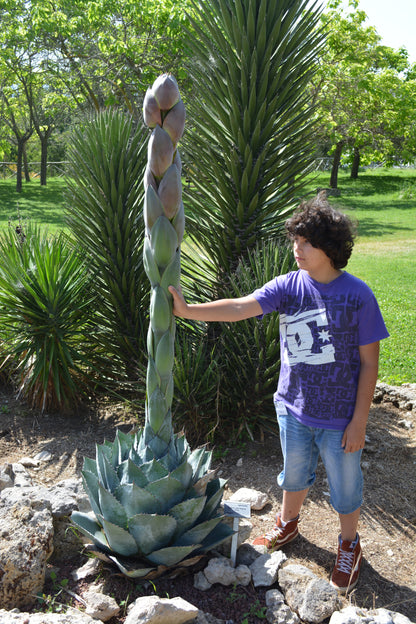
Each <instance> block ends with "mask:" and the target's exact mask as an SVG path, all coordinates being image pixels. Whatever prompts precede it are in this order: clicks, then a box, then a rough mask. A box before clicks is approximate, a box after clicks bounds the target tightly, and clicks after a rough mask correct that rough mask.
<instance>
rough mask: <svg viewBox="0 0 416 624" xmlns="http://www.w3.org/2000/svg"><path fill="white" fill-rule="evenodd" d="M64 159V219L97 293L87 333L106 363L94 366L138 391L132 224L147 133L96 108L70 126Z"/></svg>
mask: <svg viewBox="0 0 416 624" xmlns="http://www.w3.org/2000/svg"><path fill="white" fill-rule="evenodd" d="M69 160H70V170H69V175H68V179H67V182H68V193H67V222H68V225H69V227H70V230H71V233H72V235H73V237H74V238H75V240H76V243H77V245H78V247H79V249H81V250H82V252H83V253H84V254H85V256H86V257H87V258H88V259H89V262H90V266H91V270H92V271H94V274H95V289H96V292H97V294H98V295H99V297H100V300H99V303H98V313H99V322H97V324H96V327H95V331H94V332H93V334H92V336H91V338H94V339H95V341H96V345H97V352H96V356H98V354H99V353H102V354H104V356H105V361H104V360H103V359H101V360H99V362H97V369H100V368H101V369H102V370H103V371H104V372H103V374H104V375H105V377H106V381H107V383H108V382H110V381H111V378H112V379H113V381H114V380H115V381H116V382H117V383H120V381H122V380H127V381H130V382H133V384H134V390H135V392H136V393H137V392H138V384H137V380H138V379H143V378H144V371H145V368H146V357H145V356H146V325H147V320H146V313H147V309H148V282H147V277H146V274H145V271H144V268H143V262H142V247H143V228H142V227H140V225H139V222H140V218H141V206H142V202H143V187H142V184H141V180H142V178H143V173H144V169H145V167H146V137H145V134H144V132H143V131H142V130H141V129H140V128H136V127H135V125H134V122H133V119H132V117H131V116H130V115H127V114H125V113H123V112H122V111H117V110H106V111H102V112H100V113H99V114H97V115H96V116H95V117H94V118H93V119H91V120H89V121H87V122H86V123H85V124H83V125H82V126H80V127H79V128H77V129H76V130H75V132H74V135H73V138H72V142H71V145H70V150H69ZM109 367H111V369H110V370H108V371H107V370H105V369H106V368H109ZM143 385H144V384H142V383H141V384H140V387H143Z"/></svg>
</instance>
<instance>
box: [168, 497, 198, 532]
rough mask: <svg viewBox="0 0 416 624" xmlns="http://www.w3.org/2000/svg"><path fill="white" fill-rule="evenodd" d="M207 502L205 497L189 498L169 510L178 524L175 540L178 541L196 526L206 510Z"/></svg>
mask: <svg viewBox="0 0 416 624" xmlns="http://www.w3.org/2000/svg"><path fill="white" fill-rule="evenodd" d="M206 500H207V499H206V497H205V496H200V497H199V498H188V499H187V500H184V501H182V502H181V503H178V504H177V505H174V507H172V508H171V509H170V510H169V515H170V516H173V517H174V518H175V520H176V522H177V529H176V531H175V534H174V536H173V539H175V540H176V539H177V538H178V537H179V536H180V535H182V533H184V532H185V531H186V530H187V529H189V528H191V526H193V525H194V524H195V522H196V521H197V520H198V518H199V516H200V515H201V513H202V510H203V509H204V506H205V502H206Z"/></svg>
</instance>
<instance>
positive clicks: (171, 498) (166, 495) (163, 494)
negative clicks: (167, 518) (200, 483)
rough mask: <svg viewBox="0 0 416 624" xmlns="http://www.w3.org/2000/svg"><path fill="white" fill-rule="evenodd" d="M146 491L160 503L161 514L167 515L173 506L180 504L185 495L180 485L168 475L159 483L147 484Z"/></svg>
mask: <svg viewBox="0 0 416 624" xmlns="http://www.w3.org/2000/svg"><path fill="white" fill-rule="evenodd" d="M146 490H147V492H150V493H151V494H153V495H154V496H156V498H157V499H158V500H159V501H160V503H161V506H162V513H167V512H168V511H169V509H170V508H171V507H173V505H177V503H180V502H181V500H183V498H184V496H185V494H186V492H185V491H184V489H183V485H182V483H181V482H180V481H178V480H177V479H173V478H172V477H171V476H170V475H168V476H167V477H164V478H163V479H160V480H159V481H154V483H149V485H148V486H147V488H146Z"/></svg>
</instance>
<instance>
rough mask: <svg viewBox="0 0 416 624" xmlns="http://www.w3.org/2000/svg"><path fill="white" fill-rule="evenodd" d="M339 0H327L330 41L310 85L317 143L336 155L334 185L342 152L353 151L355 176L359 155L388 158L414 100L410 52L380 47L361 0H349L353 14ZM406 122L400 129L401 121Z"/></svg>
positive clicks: (324, 21)
mask: <svg viewBox="0 0 416 624" xmlns="http://www.w3.org/2000/svg"><path fill="white" fill-rule="evenodd" d="M340 4H341V3H340V0H332V1H331V2H329V3H328V11H326V12H325V13H324V14H323V15H322V25H323V28H324V30H325V32H326V34H327V37H326V39H327V45H326V47H325V48H324V49H323V51H322V53H321V55H320V68H319V71H318V72H317V74H316V76H315V78H314V80H313V82H312V83H311V91H312V99H313V101H315V102H316V103H317V106H318V107H317V115H318V118H319V121H320V124H321V127H320V131H319V133H318V135H317V137H318V142H320V143H321V144H324V145H325V144H327V145H328V144H329V145H330V152H331V153H332V155H333V162H332V169H331V178H330V186H331V187H332V188H336V187H337V182H338V168H339V165H340V163H341V158H342V154H343V152H345V150H346V149H348V150H349V154H350V156H351V160H352V165H353V166H352V176H353V177H356V176H357V175H358V166H359V163H360V159H361V158H362V157H363V155H366V157H367V159H368V160H371V159H377V160H380V159H383V158H386V157H388V155H389V154H391V152H392V149H393V142H392V136H393V134H394V133H398V136H400V135H401V134H402V133H403V132H405V125H406V121H405V116H404V115H402V114H399V113H398V109H400V110H401V109H402V108H403V107H405V108H406V109H407V110H408V106H409V100H408V95H406V94H405V90H404V82H405V80H406V72H407V71H408V70H409V64H408V61H407V52H406V51H405V50H404V49H400V50H398V51H396V50H393V49H392V48H389V47H387V46H383V45H381V38H380V36H379V35H378V34H377V32H376V30H375V28H374V27H372V26H367V25H366V20H367V16H366V14H365V12H364V11H362V10H360V9H359V4H358V0H350V2H349V12H348V13H347V14H345V13H344V11H343V10H341V9H340ZM399 119H400V121H401V122H402V123H403V124H404V125H403V126H402V127H401V128H400V129H399V127H398V122H399Z"/></svg>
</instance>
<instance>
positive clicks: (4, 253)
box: [0, 225, 95, 410]
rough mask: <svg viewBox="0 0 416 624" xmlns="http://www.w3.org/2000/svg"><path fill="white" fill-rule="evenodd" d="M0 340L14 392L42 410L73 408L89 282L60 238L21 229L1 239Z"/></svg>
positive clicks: (81, 376) (90, 307) (81, 378)
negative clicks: (15, 387) (15, 383)
mask: <svg viewBox="0 0 416 624" xmlns="http://www.w3.org/2000/svg"><path fill="white" fill-rule="evenodd" d="M0 254H1V257H2V262H1V265H0V339H1V341H2V354H3V356H4V358H5V360H8V368H9V370H10V369H12V370H14V371H15V373H17V379H18V381H19V393H20V395H21V396H23V397H24V398H25V399H27V400H28V402H29V403H30V404H31V405H32V406H34V407H38V408H40V409H42V410H44V409H46V408H62V407H69V406H73V405H74V404H75V403H76V402H77V401H78V400H79V399H80V397H81V391H82V387H83V385H84V386H85V383H84V382H85V381H86V379H87V371H88V370H90V371H91V368H90V366H89V365H88V353H87V348H88V347H87V345H88V335H89V333H90V332H91V328H92V325H93V323H94V308H95V305H94V301H95V294H94V292H93V289H92V278H91V274H90V272H89V270H88V266H87V265H86V264H85V259H84V258H82V257H81V255H80V254H79V252H78V250H76V249H75V248H74V246H73V244H72V243H71V242H70V241H69V240H68V239H67V238H66V237H65V236H64V235H63V234H62V233H61V234H59V235H55V236H49V235H48V233H47V231H42V230H40V229H39V228H38V227H34V226H30V225H27V227H26V226H25V231H24V232H22V231H21V230H20V231H19V232H18V233H16V232H15V230H14V229H9V230H6V231H4V232H2V234H1V236H0Z"/></svg>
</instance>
